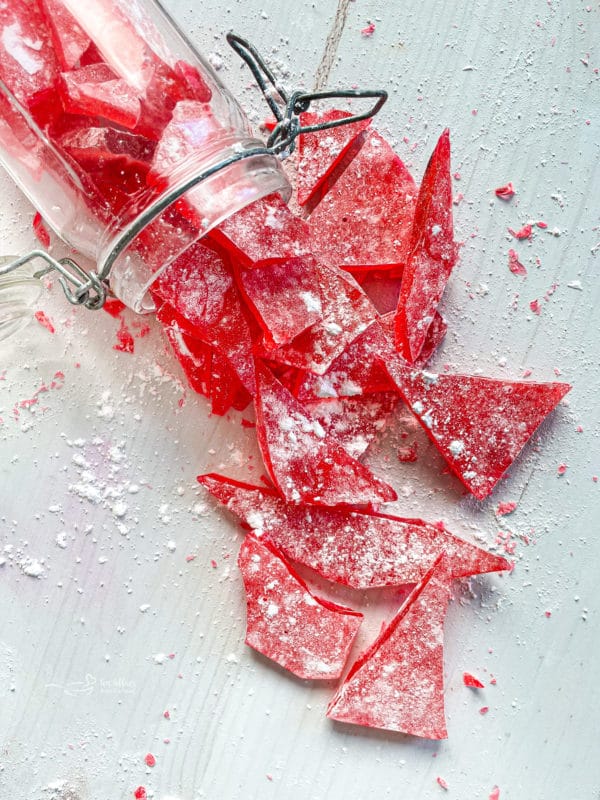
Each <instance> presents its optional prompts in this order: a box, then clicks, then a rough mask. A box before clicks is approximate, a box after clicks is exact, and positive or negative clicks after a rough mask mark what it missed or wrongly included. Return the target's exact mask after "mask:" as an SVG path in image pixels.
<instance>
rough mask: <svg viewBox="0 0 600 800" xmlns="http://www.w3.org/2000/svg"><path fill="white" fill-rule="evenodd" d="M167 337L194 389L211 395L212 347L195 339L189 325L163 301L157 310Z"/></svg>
mask: <svg viewBox="0 0 600 800" xmlns="http://www.w3.org/2000/svg"><path fill="white" fill-rule="evenodd" d="M156 316H157V319H158V321H159V322H160V323H161V324H162V326H163V328H164V331H165V334H166V336H167V339H168V340H169V343H170V344H171V347H172V348H173V352H174V353H175V356H176V357H177V360H178V361H179V363H180V364H181V366H182V368H183V371H184V372H185V375H186V377H187V379H188V382H189V384H190V386H191V387H192V389H193V390H194V391H195V392H198V393H199V394H203V395H206V396H207V397H208V396H209V395H210V388H211V367H212V352H213V351H212V348H211V347H210V346H209V345H207V344H206V343H205V342H202V341H200V340H198V339H194V338H193V337H192V336H190V335H189V333H186V331H189V326H188V324H187V323H186V322H185V320H182V319H181V317H180V316H179V315H178V314H177V313H176V312H175V311H174V310H173V308H172V307H171V306H170V305H169V304H168V303H162V305H160V307H159V309H158V312H157V315H156Z"/></svg>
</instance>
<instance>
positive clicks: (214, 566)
mask: <svg viewBox="0 0 600 800" xmlns="http://www.w3.org/2000/svg"><path fill="white" fill-rule="evenodd" d="M210 565H211V567H212V568H213V569H216V568H217V562H216V561H215V560H214V558H211V560H210Z"/></svg>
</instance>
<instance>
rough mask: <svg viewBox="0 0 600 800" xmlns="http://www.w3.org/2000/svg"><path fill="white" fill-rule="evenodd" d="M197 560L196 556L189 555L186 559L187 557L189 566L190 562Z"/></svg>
mask: <svg viewBox="0 0 600 800" xmlns="http://www.w3.org/2000/svg"><path fill="white" fill-rule="evenodd" d="M195 558H196V556H194V555H189V556H186V557H185V560H186V561H187V562H188V564H189V562H190V561H193V560H194V559H195Z"/></svg>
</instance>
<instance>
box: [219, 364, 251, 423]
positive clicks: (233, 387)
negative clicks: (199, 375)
mask: <svg viewBox="0 0 600 800" xmlns="http://www.w3.org/2000/svg"><path fill="white" fill-rule="evenodd" d="M210 369H211V376H210V398H211V400H212V412H213V414H217V415H218V416H221V417H222V416H223V415H224V414H226V413H227V412H228V411H229V409H230V408H235V409H237V410H238V411H243V410H244V409H245V408H246V406H247V405H248V404H249V403H250V401H251V400H252V396H251V395H250V394H249V392H248V391H246V389H245V387H244V385H243V384H242V382H241V381H240V379H239V377H238V376H237V374H236V372H235V370H234V369H233V368H232V366H231V362H230V361H229V359H227V358H226V357H225V356H224V355H223V354H222V353H220V352H219V351H218V350H213V354H212V360H211V368H210Z"/></svg>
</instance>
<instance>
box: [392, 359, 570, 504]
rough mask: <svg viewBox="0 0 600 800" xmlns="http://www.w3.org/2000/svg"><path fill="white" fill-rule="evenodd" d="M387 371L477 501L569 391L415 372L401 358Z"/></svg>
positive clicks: (556, 386) (526, 383)
mask: <svg viewBox="0 0 600 800" xmlns="http://www.w3.org/2000/svg"><path fill="white" fill-rule="evenodd" d="M386 369H387V370H388V372H389V374H390V377H391V378H392V379H393V380H394V382H395V383H396V385H397V387H398V389H399V391H400V393H401V394H402V395H403V397H404V399H405V400H406V402H407V404H408V405H409V407H410V408H411V409H412V412H413V413H414V415H415V416H416V417H417V419H418V420H419V422H420V423H421V425H422V426H423V428H424V429H425V432H426V433H427V435H428V436H429V438H430V439H431V440H432V441H433V443H434V444H435V446H436V447H437V449H438V450H439V451H440V453H441V454H442V456H443V457H444V458H445V459H446V461H447V462H448V465H449V467H450V469H451V470H452V472H453V473H454V474H455V475H456V476H457V477H458V478H459V480H460V481H462V483H463V484H464V485H465V486H466V488H467V489H468V490H469V491H470V492H471V493H472V494H474V495H475V497H477V498H478V499H479V500H482V499H483V498H484V497H487V496H488V495H489V494H490V492H491V491H492V489H493V488H494V486H495V485H496V483H497V482H498V481H499V480H500V478H501V477H502V475H503V474H504V473H505V472H506V470H507V469H508V467H509V466H510V465H511V464H512V462H513V461H514V460H515V458H516V457H517V456H518V455H519V453H520V452H521V450H522V448H523V446H524V445H525V443H526V442H527V440H528V439H529V438H530V436H531V435H532V433H533V432H534V431H535V430H536V428H537V427H538V426H539V425H540V424H541V422H542V421H543V420H544V418H545V417H546V416H547V415H548V414H549V413H550V412H551V411H552V410H553V409H554V408H555V407H556V405H557V404H558V403H559V402H560V401H561V400H562V398H563V397H564V396H565V395H566V394H567V392H568V391H569V390H570V388H571V387H570V386H569V384H566V383H534V382H533V381H504V380H495V379H493V378H481V377H479V376H473V375H447V374H440V375H437V374H433V373H427V372H417V371H416V370H413V369H411V368H409V367H406V366H405V365H403V364H402V363H401V362H400V361H399V360H398V361H395V362H393V361H391V360H389V359H388V360H387V361H386Z"/></svg>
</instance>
